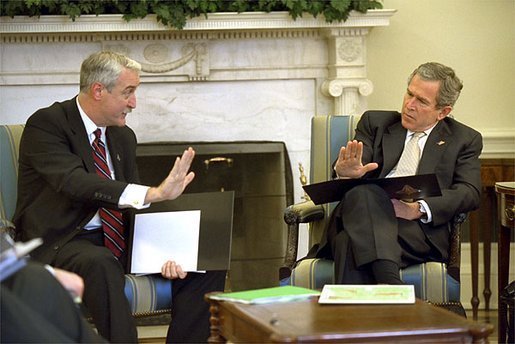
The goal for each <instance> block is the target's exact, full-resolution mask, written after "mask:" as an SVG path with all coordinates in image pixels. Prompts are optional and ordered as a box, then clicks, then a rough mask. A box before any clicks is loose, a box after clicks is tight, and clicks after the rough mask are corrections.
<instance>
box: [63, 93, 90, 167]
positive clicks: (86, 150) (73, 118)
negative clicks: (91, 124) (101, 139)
mask: <svg viewBox="0 0 515 344" xmlns="http://www.w3.org/2000/svg"><path fill="white" fill-rule="evenodd" d="M63 104H64V107H65V111H66V114H67V116H68V121H69V123H70V129H71V132H72V139H73V143H74V146H75V147H74V148H75V150H76V152H77V154H78V155H79V156H80V157H81V158H82V161H84V165H85V166H86V170H87V171H88V172H91V173H94V172H95V163H94V162H93V155H92V150H91V145H90V144H89V138H88V134H87V133H86V128H85V127H84V123H83V122H82V118H81V117H80V112H79V109H78V107H77V104H76V97H75V98H73V99H72V100H70V101H69V102H66V103H63Z"/></svg>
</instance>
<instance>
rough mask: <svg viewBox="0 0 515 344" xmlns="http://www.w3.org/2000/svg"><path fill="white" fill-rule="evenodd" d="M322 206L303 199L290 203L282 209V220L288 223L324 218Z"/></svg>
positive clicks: (293, 223)
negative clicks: (300, 201)
mask: <svg viewBox="0 0 515 344" xmlns="http://www.w3.org/2000/svg"><path fill="white" fill-rule="evenodd" d="M324 213H325V211H324V207H323V206H322V205H315V204H314V203H313V201H305V202H302V203H296V204H293V205H290V206H289V207H287V208H286V209H285V210H284V221H285V222H286V223H287V224H288V225H295V224H299V223H308V222H313V221H318V220H322V219H323V218H324Z"/></svg>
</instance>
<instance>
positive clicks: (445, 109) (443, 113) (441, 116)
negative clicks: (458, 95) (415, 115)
mask: <svg viewBox="0 0 515 344" xmlns="http://www.w3.org/2000/svg"><path fill="white" fill-rule="evenodd" d="M451 111H452V107H451V106H444V107H443V108H441V109H440V112H439V113H438V120H439V121H441V120H442V119H444V118H445V117H447V115H448V114H450V113H451Z"/></svg>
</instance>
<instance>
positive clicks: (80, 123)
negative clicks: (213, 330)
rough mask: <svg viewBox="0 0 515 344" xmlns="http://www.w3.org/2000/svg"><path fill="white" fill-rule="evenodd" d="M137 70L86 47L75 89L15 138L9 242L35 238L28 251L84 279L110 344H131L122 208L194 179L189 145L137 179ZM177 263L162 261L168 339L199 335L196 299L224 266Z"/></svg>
mask: <svg viewBox="0 0 515 344" xmlns="http://www.w3.org/2000/svg"><path fill="white" fill-rule="evenodd" d="M140 69H141V67H140V65H139V63H137V62H135V61H133V60H131V59H129V58H127V57H125V56H123V55H121V54H117V53H113V52H107V51H101V52H98V53H94V54H92V55H91V56H89V57H88V58H86V59H85V60H84V61H83V63H82V66H81V72H80V92H79V95H78V96H77V97H74V98H73V99H70V100H67V101H64V102H56V103H54V104H53V105H51V106H50V107H47V108H44V109H40V110H38V111H36V112H35V113H34V114H33V115H32V116H31V117H30V118H29V119H28V120H27V123H26V125H25V129H24V131H23V136H22V138H21V143H20V157H19V166H20V167H19V177H18V200H17V205H16V211H15V215H14V219H13V221H14V223H15V225H16V230H17V239H18V240H22V241H26V240H30V239H32V238H36V237H41V238H43V240H44V243H43V245H42V246H41V247H40V248H38V249H36V250H35V251H34V253H33V254H32V257H33V258H34V259H36V260H38V261H40V262H42V263H45V264H50V265H52V266H55V267H57V268H62V269H65V270H67V271H71V272H74V273H76V274H78V275H79V276H81V277H82V278H83V279H84V285H85V288H84V296H83V301H84V304H85V306H86V307H87V309H88V311H89V312H90V314H91V316H92V318H93V322H94V324H95V326H96V328H97V330H98V332H99V333H100V334H101V335H102V336H103V337H104V338H106V339H107V340H108V341H110V342H123V343H134V342H137V332H136V326H135V323H134V319H133V317H132V315H131V310H130V307H129V303H128V301H127V299H126V298H125V294H124V284H125V279H124V272H125V271H124V269H125V266H126V264H125V262H126V259H127V250H126V248H127V239H128V238H127V235H126V233H127V231H126V229H127V228H128V226H127V220H128V217H127V212H128V211H129V210H130V209H141V208H145V207H148V206H149V205H150V204H151V203H154V202H160V201H165V200H172V199H175V198H177V197H178V196H180V195H181V194H182V192H183V191H184V189H185V188H186V186H187V185H188V184H189V183H190V182H191V181H192V180H193V178H194V174H193V172H189V169H190V166H191V162H192V160H193V158H194V156H195V151H194V150H193V149H192V148H189V149H187V150H185V151H184V152H183V154H182V156H181V157H177V158H176V160H175V164H174V166H173V168H172V169H171V171H170V173H169V174H168V176H167V177H166V178H165V179H164V180H163V181H162V182H161V184H160V185H158V186H154V187H149V186H144V185H140V184H139V176H138V170H137V166H136V144H137V141H136V135H135V134H134V132H133V131H132V129H130V128H129V127H127V126H126V117H127V115H128V114H129V113H130V112H131V111H132V110H133V109H134V108H135V107H136V89H137V88H138V86H139V84H140V77H139V73H140ZM178 263H180V262H177V263H176V262H174V261H172V260H170V261H167V262H163V267H162V275H163V276H164V277H166V278H169V279H175V281H174V283H173V285H172V288H173V291H172V303H173V304H172V312H173V314H172V324H171V326H170V330H169V331H168V337H167V341H169V342H173V341H175V342H187V341H192V342H199V341H205V340H206V339H207V337H208V335H209V308H208V304H207V303H206V302H205V301H204V299H203V297H204V294H205V293H207V292H210V291H214V290H223V288H224V282H225V271H209V272H207V273H205V274H195V273H190V274H187V273H186V272H184V271H183V270H182V269H181V266H180V265H179V264H178Z"/></svg>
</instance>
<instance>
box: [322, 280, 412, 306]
mask: <svg viewBox="0 0 515 344" xmlns="http://www.w3.org/2000/svg"><path fill="white" fill-rule="evenodd" d="M318 303H340V304H344V303H347V304H358V303H369V304H381V303H382V304H397V303H399V304H401V303H415V287H414V286H413V285H388V284H378V285H374V284H372V285H370V284H366V285H363V284H326V285H325V286H324V288H323V289H322V294H321V295H320V298H319V299H318Z"/></svg>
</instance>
